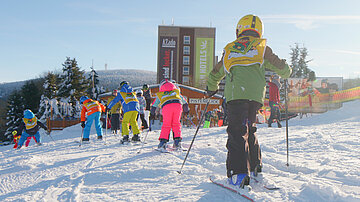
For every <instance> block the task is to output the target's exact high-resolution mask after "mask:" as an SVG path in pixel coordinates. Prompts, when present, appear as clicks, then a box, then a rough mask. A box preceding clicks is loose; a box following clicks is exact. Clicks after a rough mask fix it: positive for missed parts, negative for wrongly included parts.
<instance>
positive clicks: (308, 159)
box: [0, 100, 360, 201]
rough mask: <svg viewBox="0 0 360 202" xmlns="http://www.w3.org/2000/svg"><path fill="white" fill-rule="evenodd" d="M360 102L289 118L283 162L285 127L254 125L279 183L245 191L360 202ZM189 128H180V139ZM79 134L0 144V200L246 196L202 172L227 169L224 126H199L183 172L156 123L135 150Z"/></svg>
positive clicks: (188, 135)
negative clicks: (23, 144)
mask: <svg viewBox="0 0 360 202" xmlns="http://www.w3.org/2000/svg"><path fill="white" fill-rule="evenodd" d="M359 105H360V101H359V100H357V101H353V102H350V103H345V104H344V107H343V108H341V109H339V110H336V111H330V112H327V113H324V114H320V115H314V116H311V117H307V118H303V119H293V120H290V123H289V124H290V128H289V146H290V148H289V154H290V158H289V159H290V162H289V164H290V166H289V167H287V166H286V141H285V128H282V129H278V128H267V127H266V126H265V125H259V130H258V133H257V134H258V137H259V142H260V144H261V148H262V155H263V164H264V168H263V171H264V172H263V176H264V178H265V181H266V182H267V183H276V186H278V187H280V188H281V189H280V190H275V191H268V190H266V189H264V188H262V187H261V186H257V185H256V184H253V191H251V192H250V193H249V195H250V196H251V197H252V198H253V199H254V200H256V201H360V177H359V176H360V153H359V151H360V140H359V136H360V132H359V130H360V107H359ZM283 125H285V124H283ZM274 126H275V124H274ZM157 127H159V126H157ZM94 131H95V130H92V132H94ZM194 132H195V128H183V137H184V139H183V140H184V143H188V144H189V143H190V142H191V139H192V136H193V134H194ZM145 134H146V132H145V133H144V135H145ZM80 135H81V127H80V125H76V126H73V127H70V128H67V129H65V130H63V131H56V132H53V133H52V137H53V138H54V139H55V142H53V141H52V140H51V139H50V138H49V137H47V136H46V135H45V134H44V133H43V134H42V139H43V142H44V145H43V146H40V147H35V146H34V145H32V144H33V143H31V145H30V146H29V147H28V148H23V149H21V150H16V151H14V150H13V149H12V146H3V147H0V151H1V153H0V155H1V156H0V159H1V160H0V201H14V200H16V201H35V200H36V201H159V200H164V201H244V199H243V198H240V197H239V196H238V195H236V194H234V193H232V192H229V191H227V190H225V189H222V188H219V187H217V186H216V185H214V184H211V183H210V182H209V179H208V177H209V175H216V176H225V173H226V172H225V158H226V148H225V143H226V137H227V135H226V128H225V127H220V128H211V129H201V130H200V131H199V134H198V136H197V138H196V140H195V143H194V147H193V148H192V150H191V152H190V155H189V157H188V160H187V162H186V164H185V166H184V168H183V170H182V174H181V175H180V174H178V173H177V172H176V171H178V170H179V169H180V167H181V164H182V162H183V159H184V157H185V154H186V153H185V152H183V153H174V154H166V153H158V152H156V151H154V150H153V148H154V147H155V146H156V145H157V143H158V140H157V138H158V135H159V131H158V130H157V131H152V132H150V133H149V134H148V141H147V144H145V145H144V148H143V150H142V151H141V152H140V153H137V152H138V151H139V149H140V147H141V145H127V146H121V145H120V144H119V137H116V136H114V135H111V134H109V132H108V135H107V136H106V141H105V142H106V145H105V144H104V142H101V141H97V140H95V136H96V135H95V134H91V136H90V137H91V138H92V139H91V142H92V144H90V145H84V146H81V147H79V146H78V144H77V143H75V142H74V141H75V140H79V138H80Z"/></svg>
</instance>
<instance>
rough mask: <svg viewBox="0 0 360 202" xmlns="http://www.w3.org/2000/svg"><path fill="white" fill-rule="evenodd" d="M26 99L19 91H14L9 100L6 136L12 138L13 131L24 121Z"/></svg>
mask: <svg viewBox="0 0 360 202" xmlns="http://www.w3.org/2000/svg"><path fill="white" fill-rule="evenodd" d="M24 107H25V106H24V99H23V97H22V96H21V93H20V92H19V91H14V92H13V93H12V94H11V95H10V97H9V100H8V106H7V113H6V127H7V129H6V132H5V136H6V137H7V138H8V139H10V140H12V139H13V137H12V134H11V132H12V131H14V130H15V129H16V128H17V127H18V126H19V124H20V123H21V121H22V118H23V112H24V109H25V108H24Z"/></svg>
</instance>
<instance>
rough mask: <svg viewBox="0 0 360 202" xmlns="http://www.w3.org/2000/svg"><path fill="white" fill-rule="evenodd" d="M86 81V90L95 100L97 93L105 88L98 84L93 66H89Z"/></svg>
mask: <svg viewBox="0 0 360 202" xmlns="http://www.w3.org/2000/svg"><path fill="white" fill-rule="evenodd" d="M88 81H89V87H88V89H87V91H86V92H87V94H88V95H89V96H90V98H91V99H94V100H97V99H98V97H99V94H101V93H104V92H105V89H104V88H103V87H100V86H99V75H98V73H97V72H96V71H95V69H94V68H93V67H91V71H90V73H89V77H88Z"/></svg>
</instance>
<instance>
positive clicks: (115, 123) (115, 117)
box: [107, 89, 121, 134]
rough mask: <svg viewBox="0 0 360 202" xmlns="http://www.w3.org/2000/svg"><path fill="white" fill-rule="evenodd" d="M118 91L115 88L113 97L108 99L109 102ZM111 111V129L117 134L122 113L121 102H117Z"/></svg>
mask: <svg viewBox="0 0 360 202" xmlns="http://www.w3.org/2000/svg"><path fill="white" fill-rule="evenodd" d="M117 94H118V92H117V90H116V89H115V90H113V93H112V95H111V97H110V98H109V99H108V100H107V103H108V104H109V103H110V102H111V101H112V100H113V99H114V98H115V97H116V96H117ZM109 113H110V115H111V116H110V123H111V131H112V132H113V133H114V134H117V131H118V130H120V114H121V103H116V105H115V106H113V108H112V109H111V110H110V111H109Z"/></svg>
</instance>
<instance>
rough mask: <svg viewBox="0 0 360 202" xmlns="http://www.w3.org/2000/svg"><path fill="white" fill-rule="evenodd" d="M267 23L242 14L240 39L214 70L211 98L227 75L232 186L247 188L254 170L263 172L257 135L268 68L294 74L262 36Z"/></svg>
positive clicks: (226, 50) (238, 29)
mask: <svg viewBox="0 0 360 202" xmlns="http://www.w3.org/2000/svg"><path fill="white" fill-rule="evenodd" d="M262 34H263V24H262V21H261V20H260V18H259V17H258V16H255V15H246V16H244V17H242V18H241V19H240V20H239V22H238V24H237V27H236V38H237V39H236V40H235V41H233V42H231V43H229V44H228V45H226V47H225V48H224V53H223V57H222V59H221V61H220V62H219V63H218V64H217V65H216V66H215V67H214V68H213V70H212V71H211V72H210V74H209V77H208V81H207V88H206V91H207V97H211V96H213V95H214V94H215V93H216V92H217V89H218V85H219V83H220V81H221V80H222V79H223V78H224V77H225V90H224V95H225V98H226V102H227V103H226V107H227V116H228V121H229V125H228V128H227V133H228V140H227V144H226V148H227V149H228V153H227V159H226V169H227V177H228V181H229V183H230V184H232V185H236V186H239V187H244V185H248V184H249V181H250V177H249V175H250V172H254V174H255V175H256V173H257V172H261V168H262V163H261V152H260V146H259V143H258V140H257V138H256V135H255V132H256V123H255V122H256V113H257V110H258V109H259V108H260V107H261V106H262V104H263V103H264V95H265V91H266V86H265V83H266V81H265V68H266V69H269V70H271V71H274V72H276V73H277V74H279V75H280V76H281V77H283V78H287V77H289V76H290V74H291V68H290V67H289V65H287V64H286V61H285V60H281V59H280V58H279V57H278V56H277V55H275V54H274V53H273V52H272V50H271V48H270V47H268V46H266V39H263V38H262Z"/></svg>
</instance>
